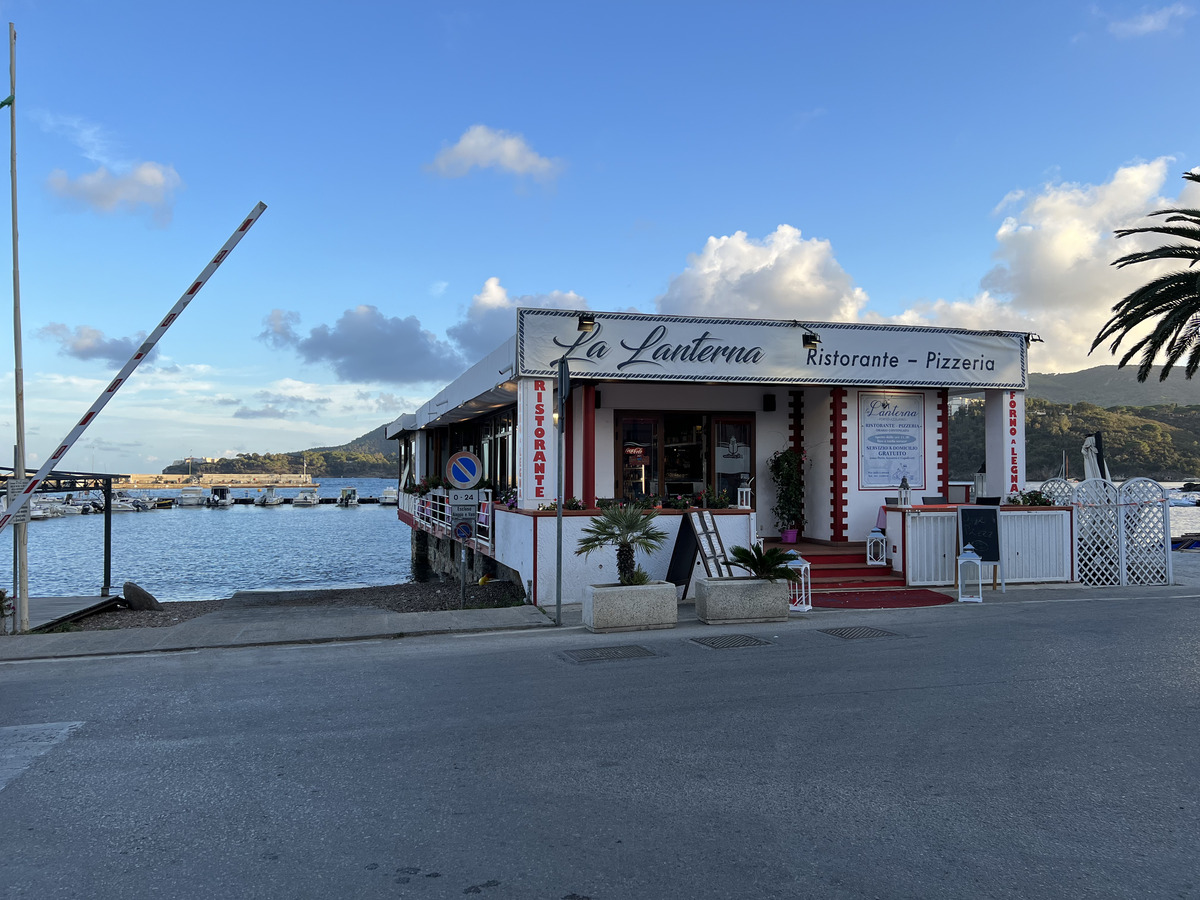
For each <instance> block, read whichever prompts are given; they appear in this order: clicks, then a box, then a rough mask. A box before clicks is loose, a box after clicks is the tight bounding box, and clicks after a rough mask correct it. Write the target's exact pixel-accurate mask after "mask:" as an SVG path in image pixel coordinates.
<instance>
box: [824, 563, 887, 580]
mask: <svg viewBox="0 0 1200 900" xmlns="http://www.w3.org/2000/svg"><path fill="white" fill-rule="evenodd" d="M809 571H810V572H811V573H812V576H813V577H814V578H816V577H817V576H818V575H821V576H825V577H837V578H860V577H870V576H878V575H890V574H891V572H892V569H891V567H890V566H868V565H857V566H817V565H814V566H812V567H811V568H810V569H809Z"/></svg>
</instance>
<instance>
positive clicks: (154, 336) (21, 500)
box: [0, 202, 267, 532]
mask: <svg viewBox="0 0 1200 900" xmlns="http://www.w3.org/2000/svg"><path fill="white" fill-rule="evenodd" d="M266 208H267V205H266V204H265V203H262V202H259V203H258V204H257V205H256V206H255V207H254V209H252V210H251V211H250V215H248V216H246V219H245V221H243V222H242V224H241V225H239V226H238V228H237V230H236V231H235V232H234V233H233V234H232V235H231V236H230V238H229V240H227V241H226V242H225V245H224V246H223V247H221V249H220V250H218V251H217V255H216V256H214V257H213V258H212V262H210V263H209V264H208V265H207V266H205V267H204V270H203V271H202V272H201V273H200V274H199V275H198V276H196V280H195V281H193V282H192V285H191V287H189V288H188V289H187V290H186V291H184V292H183V296H182V297H180V298H179V300H178V301H177V302H176V303H175V305H174V306H172V307H171V311H170V312H169V313H167V315H166V318H164V319H163V320H162V321H161V322H159V323H158V327H157V328H155V329H154V331H152V332H151V333H150V336H149V337H147V338H146V340H145V342H144V343H143V344H142V346H140V347H139V348H138V349H137V351H136V352H135V353H134V354H133V356H132V357H130V359H129V362H127V363H125V365H124V367H123V368H122V369H121V371H120V372H118V373H117V377H116V378H114V379H113V380H112V383H111V384H109V386H108V387H106V388H105V389H104V391H103V393H101V394H100V396H99V397H98V398H97V399H96V402H95V403H93V404H92V405H91V407H90V408H89V409H88V411H87V412H86V413H85V414H84V416H83V418H82V419H80V420H79V424H77V425H76V426H75V427H74V428H72V429H71V431H70V433H69V434H68V435H67V436H66V437H65V438H63V440H62V442H61V443H59V445H58V449H56V450H55V451H54V452H53V453H51V454H50V458H49V459H47V460H46V461H45V462H44V463H43V464H42V467H41V468H40V469H38V470H37V474H36V475H34V476H33V478H31V479H30V480H29V483H28V484H27V485H26V486H25V490H23V491H22V492H21V493H20V494H18V495H17V497H16V498H15V499H14V500H13V502H12V503H11V504H10V505H9V507H8V509H7V510H5V512H4V515H3V516H0V532H2V531H4V529H5V528H7V527H8V525H9V523H10V522H11V521H12V519H13V516H15V515H16V514H17V513H18V512H20V511H21V508H22V507H23V506H25V504H27V503H28V502H29V499H30V498H31V497H32V496H33V494H34V492H35V491H36V490H37V486H38V485H39V484H41V483H42V480H43V479H44V478H45V477H46V476H47V475H48V474H49V473H50V471H51V470H52V469H53V468H54V467H55V466H56V465H58V463H60V462H61V461H62V458H63V457H64V456H66V455H67V451H68V450H70V449H71V447H72V446H74V444H75V442H76V441H77V440H79V438H80V435H82V434H83V432H84V431H85V430H86V429H87V427H88V426H89V425H90V424H92V422H93V420H95V418H96V416H97V415H98V414H99V413H100V410H102V409H104V407H105V406H106V405H107V404H108V401H109V400H111V399H112V398H113V396H114V395H115V394H116V393H117V390H118V389H120V387H121V385H123V384H124V383H125V382H126V381H127V380H128V379H129V376H130V375H132V374H133V370H134V369H136V368H137V367H138V366H139V365H140V364H141V362H142V360H144V359H145V358H146V356H147V354H149V353H150V351H151V350H153V349H154V345H155V344H157V343H158V341H159V339H160V338H161V337H162V336H163V335H164V334H166V332H167V329H168V328H170V327H171V325H172V324H174V322H175V320H176V319H178V318H179V314H180V313H182V312H183V311H184V309H186V308H187V305H188V304H189V303H191V302H192V300H193V298H195V296H196V295H197V294H198V293H200V288H202V287H204V285H205V284H206V283H207V282H208V279H209V278H211V277H212V274H213V272H215V271H217V266H219V265H221V263H223V262H224V261H225V257H227V256H228V255H229V253H230V251H232V250H233V248H234V247H236V246H237V245H238V241H240V240H241V239H242V237H243V236H244V235H245V234H246V232H247V231H249V230H250V226H251V225H253V224H254V223H255V222H257V221H258V217H259V216H261V215H262V214H263V211H264V210H266ZM20 474H21V475H22V476H23V475H24V474H25V473H24V472H22V473H20ZM13 476H14V477H18V474H17V473H16V472H13Z"/></svg>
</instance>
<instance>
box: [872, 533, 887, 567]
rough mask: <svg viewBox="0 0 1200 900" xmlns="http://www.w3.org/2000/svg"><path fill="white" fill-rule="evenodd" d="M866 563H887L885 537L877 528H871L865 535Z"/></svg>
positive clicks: (883, 564)
mask: <svg viewBox="0 0 1200 900" xmlns="http://www.w3.org/2000/svg"><path fill="white" fill-rule="evenodd" d="M867 565H868V566H886V565H887V538H886V537H885V536H884V534H883V532H882V531H880V530H879V529H878V528H872V529H871V533H870V534H868V535H867Z"/></svg>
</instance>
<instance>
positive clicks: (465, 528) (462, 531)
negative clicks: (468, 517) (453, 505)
mask: <svg viewBox="0 0 1200 900" xmlns="http://www.w3.org/2000/svg"><path fill="white" fill-rule="evenodd" d="M454 536H455V537H456V538H457V539H458V540H460V541H465V540H466V539H467V538H469V537H470V536H471V523H470V522H459V523H458V524H457V525H455V526H454Z"/></svg>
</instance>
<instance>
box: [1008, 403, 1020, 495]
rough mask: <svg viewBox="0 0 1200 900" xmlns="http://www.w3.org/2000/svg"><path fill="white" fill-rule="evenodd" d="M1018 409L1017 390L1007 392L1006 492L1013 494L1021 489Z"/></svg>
mask: <svg viewBox="0 0 1200 900" xmlns="http://www.w3.org/2000/svg"><path fill="white" fill-rule="evenodd" d="M1019 417H1020V410H1019V409H1018V408H1017V392H1016V391H1009V392H1008V492H1009V493H1010V494H1015V493H1016V492H1017V491H1019V490H1021V480H1020V475H1021V447H1020V444H1019V443H1018V437H1019V433H1020V420H1019Z"/></svg>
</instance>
